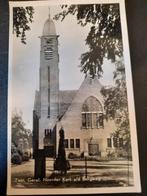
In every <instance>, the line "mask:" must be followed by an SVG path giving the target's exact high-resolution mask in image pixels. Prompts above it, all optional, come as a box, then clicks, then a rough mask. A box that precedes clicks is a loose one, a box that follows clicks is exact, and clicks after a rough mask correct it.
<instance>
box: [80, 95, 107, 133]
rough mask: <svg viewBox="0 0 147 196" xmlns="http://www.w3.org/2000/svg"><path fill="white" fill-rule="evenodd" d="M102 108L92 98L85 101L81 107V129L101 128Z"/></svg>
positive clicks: (102, 125)
mask: <svg viewBox="0 0 147 196" xmlns="http://www.w3.org/2000/svg"><path fill="white" fill-rule="evenodd" d="M103 127H104V120H103V108H102V105H101V103H100V102H99V101H98V100H97V99H96V98H95V97H93V96H91V97H89V98H88V99H86V101H85V102H84V104H83V107H82V128H87V129H88V128H103Z"/></svg>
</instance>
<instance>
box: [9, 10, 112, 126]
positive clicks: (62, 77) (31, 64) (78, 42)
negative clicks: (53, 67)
mask: <svg viewBox="0 0 147 196" xmlns="http://www.w3.org/2000/svg"><path fill="white" fill-rule="evenodd" d="M59 11H60V8H59V7H58V6H52V7H50V15H51V17H53V16H54V14H56V13H58V12H59ZM48 15H49V8H48V7H43V6H42V7H35V13H34V17H33V21H34V22H33V23H32V24H31V25H30V27H31V30H30V31H28V32H26V36H27V40H26V41H27V44H26V45H24V44H22V43H21V41H20V39H19V38H16V36H15V35H13V40H12V65H11V66H12V67H11V68H12V69H10V70H11V72H12V81H11V83H12V110H13V111H14V110H17V111H18V112H20V111H21V112H22V118H23V121H24V122H25V123H26V128H29V129H31V130H32V121H33V117H32V111H33V106H34V98H35V90H38V89H39V66H40V38H39V37H40V36H41V35H42V31H43V26H44V23H45V21H46V20H47V19H48ZM54 23H55V26H56V32H57V34H58V35H59V38H58V40H59V70H60V74H59V82H60V89H61V90H70V89H78V88H79V87H80V85H81V83H82V81H83V79H84V75H83V73H81V72H80V68H79V65H80V55H81V54H82V53H84V52H85V51H87V50H88V48H87V46H85V39H86V36H87V34H88V32H89V29H90V26H86V27H81V26H80V25H79V24H77V21H76V18H75V17H74V16H68V17H67V18H66V19H65V20H64V21H63V22H60V21H54ZM114 68H115V66H114V65H113V64H112V63H111V62H110V61H108V60H105V61H104V64H103V70H104V74H103V77H102V78H101V79H100V82H101V83H102V85H113V84H114V81H113V71H114Z"/></svg>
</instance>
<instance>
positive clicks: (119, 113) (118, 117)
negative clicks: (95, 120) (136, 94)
mask: <svg viewBox="0 0 147 196" xmlns="http://www.w3.org/2000/svg"><path fill="white" fill-rule="evenodd" d="M116 65H117V66H116V71H115V72H114V79H115V82H116V85H115V86H113V87H109V88H107V87H103V88H102V89H101V92H102V94H103V96H104V107H105V111H106V117H107V118H112V119H114V121H115V124H116V130H115V131H114V133H113V137H116V138H123V149H125V151H126V152H127V153H129V155H130V156H131V142H130V141H131V140H130V125H129V113H128V102H127V88H126V78H125V68H124V64H123V61H120V62H119V61H118V62H117V64H116Z"/></svg>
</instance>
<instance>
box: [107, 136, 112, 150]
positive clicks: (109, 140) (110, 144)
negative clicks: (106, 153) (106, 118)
mask: <svg viewBox="0 0 147 196" xmlns="http://www.w3.org/2000/svg"><path fill="white" fill-rule="evenodd" d="M107 146H108V148H111V147H112V141H111V138H107Z"/></svg>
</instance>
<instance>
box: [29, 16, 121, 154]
mask: <svg viewBox="0 0 147 196" xmlns="http://www.w3.org/2000/svg"><path fill="white" fill-rule="evenodd" d="M58 37H59V36H58V35H57V34H56V28H55V24H54V22H53V20H52V19H51V18H50V17H49V18H48V19H47V20H46V22H45V24H44V27H43V33H42V36H41V37H40V41H41V44H40V70H39V73H40V79H39V80H40V81H39V82H40V85H39V91H36V93H35V101H34V110H33V150H34V156H35V152H37V150H38V149H45V152H46V156H49V157H56V155H57V152H58V143H59V130H60V129H61V127H62V128H63V129H64V133H65V150H66V154H67V156H68V155H69V154H70V153H72V154H75V155H77V156H79V155H81V154H82V153H83V154H84V155H85V156H100V157H105V156H106V155H107V154H108V153H109V152H112V151H113V150H114V149H116V147H117V148H118V147H119V148H121V147H122V145H123V141H122V138H119V140H118V139H117V141H116V138H113V136H112V133H113V132H114V131H115V129H116V127H115V124H114V121H113V120H106V119H105V117H104V116H105V111H104V105H103V97H102V95H101V88H102V85H101V84H100V82H99V80H98V78H97V77H96V76H95V78H93V79H92V78H90V76H87V77H85V79H84V81H83V82H82V84H81V86H80V88H79V89H77V90H63V91H62V90H60V88H59V54H58Z"/></svg>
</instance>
